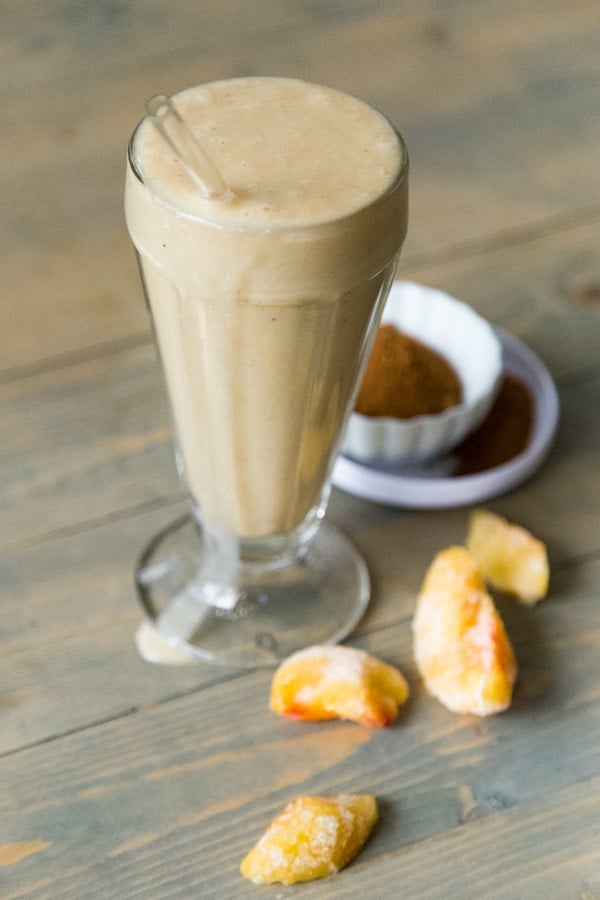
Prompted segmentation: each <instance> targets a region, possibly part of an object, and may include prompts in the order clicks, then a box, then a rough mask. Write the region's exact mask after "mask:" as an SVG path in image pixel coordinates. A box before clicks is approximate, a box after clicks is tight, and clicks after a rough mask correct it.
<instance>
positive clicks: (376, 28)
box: [0, 0, 600, 371]
mask: <svg viewBox="0 0 600 900" xmlns="http://www.w3.org/2000/svg"><path fill="white" fill-rule="evenodd" d="M260 9H261V13H260V15H259V14H257V11H256V9H255V7H251V8H250V7H248V5H247V4H244V3H243V2H241V0H228V2H227V3H226V4H217V5H215V4H212V3H206V2H204V3H189V2H187V3H186V2H183V0H180V2H179V3H176V4H173V3H166V2H165V0H155V2H152V3H148V4H146V3H141V2H139V0H138V2H123V3H118V4H114V3H113V4H86V5H81V4H64V3H59V2H58V0H54V2H51V3H48V4H44V12H43V15H40V9H39V4H36V3H33V4H23V3H16V2H11V3H8V4H5V6H4V7H3V29H2V34H1V35H0V67H1V68H0V71H2V72H3V74H4V76H5V77H4V78H3V79H2V87H1V88H0V90H2V92H3V104H4V122H5V128H4V132H3V136H2V139H3V143H4V155H5V158H6V159H9V160H10V165H8V166H4V167H3V169H2V171H1V172H0V190H1V192H2V197H3V200H4V204H5V210H6V214H5V215H4V216H3V217H2V220H1V221H0V265H1V266H2V271H3V282H4V284H5V285H6V290H5V295H4V298H3V304H2V305H1V306H0V327H1V328H2V332H3V334H4V335H10V338H9V340H7V341H5V346H4V348H3V354H2V359H1V360H0V368H1V369H3V370H7V369H8V370H10V371H12V370H15V369H16V370H17V371H19V370H21V368H22V367H23V366H26V365H30V364H34V363H36V362H38V361H39V360H41V359H45V360H52V359H53V358H55V357H57V356H58V357H60V356H61V355H63V354H64V353H66V352H72V351H74V350H82V349H85V348H89V347H93V346H94V345H95V344H105V343H106V342H108V341H112V340H115V339H117V338H118V337H120V336H123V337H131V336H132V335H136V336H137V335H140V334H143V333H145V331H146V322H145V317H144V311H143V308H142V303H141V298H140V292H139V288H138V285H137V276H136V272H135V267H134V263H133V258H132V253H131V250H130V248H129V241H128V238H127V234H126V230H125V227H124V222H123V214H122V187H123V172H124V155H125V147H126V145H127V141H128V138H129V134H130V132H131V130H132V127H133V125H134V123H135V122H136V120H137V118H138V116H139V115H140V112H141V108H142V103H143V100H144V99H145V98H147V97H148V96H151V95H152V94H154V93H156V92H157V91H159V90H162V91H173V90H176V89H178V88H181V87H182V86H184V85H187V84H190V83H195V82H198V81H202V80H206V79H211V78H219V77H225V76H229V75H236V74H241V73H244V72H246V73H250V74H252V73H263V74H265V73H269V72H275V73H278V74H282V75H291V76H301V77H308V78H311V79H313V80H317V81H319V80H320V81H325V82H328V83H331V84H333V85H335V86H338V87H341V88H343V89H346V90H350V91H352V92H354V93H357V94H359V95H360V96H363V97H365V99H367V100H369V101H371V102H373V103H375V104H376V105H378V106H380V107H381V108H382V109H383V110H384V111H385V112H386V113H387V114H388V115H390V116H391V117H392V118H393V119H394V121H396V122H397V124H398V125H399V127H400V128H401V130H402V131H403V132H404V133H405V135H406V138H407V140H408V143H409V146H410V149H411V154H412V174H411V178H412V198H411V225H410V230H409V239H408V242H407V245H406V252H405V256H406V258H407V259H410V257H411V255H415V254H416V255H417V256H418V258H422V256H423V254H425V255H428V254H437V253H439V252H441V251H451V250H452V248H458V249H460V248H461V247H462V246H463V245H464V243H465V242H475V243H477V242H481V241H484V242H485V241H486V240H489V239H490V238H493V237H494V236H495V235H498V234H500V235H502V234H503V233H504V232H505V231H507V230H510V229H513V228H518V227H521V226H523V225H532V224H533V225H536V223H537V226H539V227H543V223H544V220H545V219H546V218H547V217H549V216H557V215H562V214H571V213H577V211H578V210H586V209H588V210H589V209H590V208H592V209H596V212H597V213H598V204H599V203H600V187H599V186H598V179H597V177H596V172H597V169H596V163H597V160H596V155H597V154H596V149H597V146H598V144H599V143H600V115H599V113H598V105H597V88H598V69H597V52H596V48H597V44H598V37H599V35H600V21H599V14H598V10H597V8H596V6H595V5H594V4H590V3H584V2H581V3H576V4H571V5H570V7H569V16H568V17H566V16H565V15H564V5H563V4H562V3H560V2H559V0H553V2H551V3H549V2H547V0H545V2H540V0H528V2H526V3H513V4H511V9H510V14H509V13H508V12H507V10H506V8H505V5H500V4H499V3H498V2H497V0H487V2H484V3H479V4H472V3H465V2H462V3H457V4H452V5H451V6H450V7H444V6H440V5H439V4H437V3H434V2H428V3H417V2H412V3H409V4H403V5H402V8H399V7H398V5H397V4H394V3H392V2H386V3H381V4H378V5H377V8H376V9H375V8H373V5H372V4H370V3H367V2H364V0H354V2H348V3H344V4H339V3H335V4H333V5H330V4H323V5H322V4H315V3H311V4H299V5H291V6H290V4H284V5H283V6H282V5H281V4H277V3H274V2H272V0H263V2H262V3H261V7H260ZM533 22H534V23H535V26H534V27H532V23H533ZM350 59H351V60H352V65H351V66H349V65H348V60H350ZM50 88H51V90H50ZM49 91H50V93H51V97H50V99H49ZM42 322H43V323H44V325H43V326H42V324H41V323H42ZM65 322H68V328H66V327H65V324H64V323H65Z"/></svg>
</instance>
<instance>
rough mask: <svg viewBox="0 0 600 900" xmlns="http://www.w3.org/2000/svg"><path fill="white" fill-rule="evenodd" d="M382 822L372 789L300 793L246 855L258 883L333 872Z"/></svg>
mask: <svg viewBox="0 0 600 900" xmlns="http://www.w3.org/2000/svg"><path fill="white" fill-rule="evenodd" d="M376 821H377V802H376V800H375V798H374V797H372V796H370V795H369V794H359V795H351V794H341V795H340V796H338V797H298V798H297V799H296V800H294V801H293V802H292V803H289V804H288V805H287V806H286V808H285V809H284V810H283V812H281V813H280V814H279V815H278V816H277V818H275V819H274V820H273V821H272V822H271V824H270V825H269V827H268V828H267V830H266V832H265V833H264V834H263V836H262V837H261V839H260V840H259V842H258V843H257V844H256V846H255V847H254V848H253V849H252V850H251V851H250V852H249V853H248V855H247V856H246V857H245V859H244V860H243V862H242V864H241V866H240V871H241V873H242V875H244V876H245V877H246V878H249V879H250V880H251V881H253V882H254V883H255V884H272V883H273V882H281V883H283V884H294V883H295V882H297V881H312V880H313V879H315V878H324V877H326V876H327V875H333V874H334V873H335V872H338V871H339V870H340V869H342V868H343V867H344V866H347V865H348V863H349V862H351V861H352V860H353V859H354V857H355V856H356V854H357V853H358V852H359V850H360V849H361V847H362V846H363V844H364V843H365V841H366V840H367V838H368V836H369V834H370V833H371V830H372V829H373V826H374V824H375V822H376Z"/></svg>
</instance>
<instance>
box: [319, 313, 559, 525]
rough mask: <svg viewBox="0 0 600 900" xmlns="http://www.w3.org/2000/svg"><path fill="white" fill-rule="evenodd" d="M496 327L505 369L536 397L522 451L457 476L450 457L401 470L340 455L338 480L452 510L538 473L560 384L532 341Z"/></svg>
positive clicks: (380, 499) (352, 489)
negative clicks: (491, 465) (532, 347)
mask: <svg viewBox="0 0 600 900" xmlns="http://www.w3.org/2000/svg"><path fill="white" fill-rule="evenodd" d="M494 330H495V332H496V333H497V335H498V337H499V338H500V341H501V342H502V349H503V356H504V370H505V372H506V373H507V374H511V375H514V376H516V377H517V378H518V379H520V381H522V382H523V383H524V384H525V385H526V386H527V387H528V388H529V390H530V391H531V395H532V398H533V404H534V423H533V431H532V435H531V438H530V440H529V444H528V446H527V447H526V448H525V450H523V452H522V453H520V454H518V456H515V457H514V458H513V459H511V460H509V461H508V462H506V463H503V464H502V465H500V466H497V467H496V468H494V469H488V470H487V471H485V472H478V473H477V474H475V475H461V476H456V477H451V476H449V471H450V468H451V462H450V458H449V457H448V458H446V459H441V460H438V461H437V462H436V463H435V464H433V465H431V466H429V467H427V468H425V467H423V468H419V469H416V468H415V469H406V468H405V469H403V470H402V471H401V472H400V471H393V470H390V469H386V470H383V469H376V468H374V467H372V466H365V465H363V464H361V463H358V462H355V461H354V460H353V459H350V458H349V457H347V456H339V457H338V459H337V460H336V463H335V466H334V469H333V476H332V482H333V484H334V485H335V486H336V487H338V488H341V489H342V490H344V491H347V492H348V493H350V494H354V495H355V496H357V497H362V498H364V499H366V500H374V501H375V502H377V503H383V504H385V505H387V506H399V507H403V508H405V509H447V508H450V507H454V506H468V505H469V504H471V503H476V502H479V501H480V500H487V499H489V498H490V497H497V496H498V495H499V494H504V493H506V492H507V491H509V490H510V489H511V488H514V487H516V485H518V484H521V483H522V482H523V481H525V480H526V479H527V478H529V477H530V476H531V475H533V473H534V472H535V471H536V470H537V469H538V468H539V467H540V466H541V464H542V463H543V461H544V459H545V458H546V455H547V453H548V451H549V449H550V445H551V444H552V440H553V438H554V434H555V432H556V426H557V424H558V410H559V406H558V394H557V392H556V386H555V384H554V382H553V380H552V378H551V376H550V373H549V372H548V370H547V369H546V367H545V366H544V364H543V363H542V361H541V360H540V359H539V357H537V356H536V354H535V353H534V352H533V351H532V350H530V348H529V347H527V345H526V344H524V343H523V342H522V341H520V340H519V339H518V338H516V337H514V336H513V335H510V334H508V333H507V332H506V331H503V330H502V329H501V328H497V327H494Z"/></svg>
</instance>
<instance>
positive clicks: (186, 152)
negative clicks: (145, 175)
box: [146, 94, 235, 200]
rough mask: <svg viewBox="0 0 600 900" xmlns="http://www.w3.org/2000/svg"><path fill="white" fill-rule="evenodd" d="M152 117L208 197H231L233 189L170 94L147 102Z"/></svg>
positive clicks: (214, 198) (155, 124)
mask: <svg viewBox="0 0 600 900" xmlns="http://www.w3.org/2000/svg"><path fill="white" fill-rule="evenodd" d="M146 110H147V112H148V115H149V116H150V119H151V121H152V123H153V124H154V126H155V127H156V128H157V130H158V131H159V132H160V134H161V136H162V137H163V138H164V140H165V141H166V142H167V144H168V145H169V147H170V148H171V150H172V151H173V152H174V153H175V154H176V156H177V158H178V159H179V160H180V161H181V163H182V164H183V165H184V166H185V169H186V171H187V172H188V174H189V175H190V177H191V178H193V180H194V181H195V183H196V184H197V185H198V187H199V189H200V191H201V192H202V195H203V196H204V197H206V199H207V200H231V199H232V198H233V197H234V196H235V195H234V194H233V191H231V190H230V189H229V188H228V187H227V185H226V184H225V182H224V181H223V179H222V178H221V176H220V174H219V173H218V172H217V170H216V169H215V167H214V165H213V164H212V162H211V161H210V159H209V158H208V156H207V155H206V152H205V150H204V148H203V147H202V146H201V144H200V143H199V142H198V140H197V138H196V137H195V136H194V134H192V132H191V131H190V129H189V128H188V126H187V125H186V124H185V122H184V121H183V119H182V118H181V116H180V115H179V113H178V112H177V110H176V109H175V106H174V105H173V103H172V102H171V98H170V97H165V96H164V94H158V95H157V96H156V97H152V98H151V99H150V100H148V102H147V103H146Z"/></svg>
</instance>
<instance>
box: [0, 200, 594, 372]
mask: <svg viewBox="0 0 600 900" xmlns="http://www.w3.org/2000/svg"><path fill="white" fill-rule="evenodd" d="M594 221H598V222H600V203H594V204H592V205H590V206H586V207H580V208H579V209H577V210H571V211H570V212H567V213H560V214H557V215H555V216H550V217H548V218H545V219H543V220H541V221H539V222H530V223H526V224H524V225H520V226H517V227H514V228H510V229H507V230H506V231H500V232H497V233H496V234H495V235H493V236H491V237H486V238H480V239H479V238H478V239H472V240H468V241H464V242H463V243H460V244H454V245H451V246H450V247H446V248H444V249H442V250H438V251H434V252H427V251H423V252H420V253H413V254H411V255H409V256H406V257H403V258H402V261H401V273H402V274H403V275H410V272H411V271H412V270H415V269H422V268H425V267H435V266H438V265H447V264H449V263H450V264H451V263H453V262H460V261H462V260H467V259H470V258H472V257H474V256H477V255H479V254H483V253H491V252H495V251H499V250H504V249H509V248H511V247H514V246H519V245H522V244H525V243H530V242H533V241H536V240H540V239H542V238H545V237H549V236H551V235H553V234H557V233H560V232H561V231H569V230H571V229H574V228H578V227H581V226H582V225H586V224H591V223H593V222H594ZM152 341H153V338H152V334H151V332H150V331H144V332H138V333H136V334H131V335H128V336H125V337H122V338H116V339H114V340H111V341H105V342H102V343H99V344H94V345H91V346H89V347H84V348H81V349H79V350H75V351H73V352H71V353H69V352H65V353H60V354H58V355H56V356H50V357H45V358H41V359H39V360H38V361H37V362H35V363H31V364H29V365H25V366H22V367H21V366H15V367H12V368H10V369H6V370H5V371H4V372H1V373H0V385H4V384H10V383H12V382H15V381H21V380H25V379H27V378H33V377H36V376H39V375H44V374H48V373H49V372H53V371H57V370H59V369H64V368H68V367H69V366H72V365H77V364H79V363H85V362H88V361H90V360H94V359H101V358H102V357H105V356H110V355H111V354H118V353H122V352H125V351H127V350H131V349H134V348H136V347H143V346H145V345H147V344H151V343H152ZM599 372H600V363H599V364H598V366H592V367H590V368H589V369H588V370H586V371H585V372H581V373H578V375H577V376H573V377H571V378H570V379H566V380H565V383H566V384H569V385H571V384H578V383H580V378H581V381H585V380H588V379H589V378H593V377H595V375H597V374H598V373H599ZM558 383H559V384H561V383H562V382H561V381H560V380H559V382H558Z"/></svg>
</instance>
